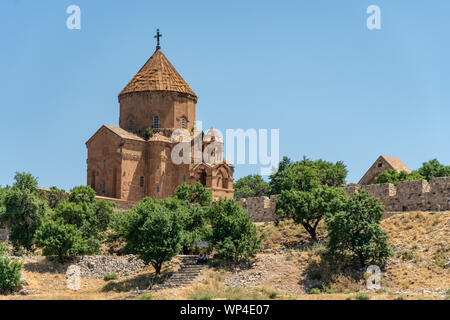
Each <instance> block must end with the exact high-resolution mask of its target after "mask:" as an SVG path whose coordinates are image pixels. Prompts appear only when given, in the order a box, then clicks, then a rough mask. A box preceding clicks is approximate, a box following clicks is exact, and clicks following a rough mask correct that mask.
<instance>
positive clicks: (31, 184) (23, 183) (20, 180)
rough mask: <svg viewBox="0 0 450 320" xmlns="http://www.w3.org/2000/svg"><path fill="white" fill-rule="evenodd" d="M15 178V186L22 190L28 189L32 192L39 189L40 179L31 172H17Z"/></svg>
mask: <svg viewBox="0 0 450 320" xmlns="http://www.w3.org/2000/svg"><path fill="white" fill-rule="evenodd" d="M14 180H15V183H14V186H15V187H17V188H19V189H20V190H28V191H30V192H32V193H34V192H36V190H37V186H38V181H37V179H36V178H35V177H34V176H33V175H32V174H31V173H27V172H16V175H15V176H14Z"/></svg>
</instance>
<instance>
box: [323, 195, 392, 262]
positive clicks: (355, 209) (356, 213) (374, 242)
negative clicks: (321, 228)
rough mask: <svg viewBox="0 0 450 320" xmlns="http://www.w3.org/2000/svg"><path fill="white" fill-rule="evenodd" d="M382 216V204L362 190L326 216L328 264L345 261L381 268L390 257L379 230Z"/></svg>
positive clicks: (389, 251) (385, 238) (386, 239)
mask: <svg viewBox="0 0 450 320" xmlns="http://www.w3.org/2000/svg"><path fill="white" fill-rule="evenodd" d="M383 214H384V207H383V205H382V204H381V202H380V201H379V200H378V199H376V198H374V197H372V196H370V195H369V193H368V192H367V191H365V190H359V191H358V192H356V193H355V194H353V196H352V197H351V198H350V199H349V200H348V201H347V203H346V204H345V206H344V207H343V208H342V210H340V211H338V212H336V213H334V214H331V215H328V216H327V219H326V224H327V229H328V237H329V239H328V243H327V255H328V257H329V258H331V260H334V261H342V260H343V259H345V258H346V257H352V258H354V259H355V260H357V261H358V262H359V263H360V264H361V266H364V264H365V263H367V262H370V263H376V264H384V263H385V262H386V260H387V258H388V257H389V255H390V254H391V250H390V248H389V245H388V236H387V234H386V232H384V231H383V230H382V229H381V227H380V221H381V218H382V217H383Z"/></svg>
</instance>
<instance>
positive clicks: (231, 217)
mask: <svg viewBox="0 0 450 320" xmlns="http://www.w3.org/2000/svg"><path fill="white" fill-rule="evenodd" d="M210 216H211V217H214V218H213V219H212V234H211V238H210V239H211V244H212V245H213V246H214V248H215V249H216V250H217V251H218V253H219V254H220V255H221V256H222V257H224V258H226V259H229V260H233V261H239V260H248V259H250V258H252V257H254V256H255V255H256V253H257V252H258V251H259V250H260V249H261V240H260V239H259V238H258V235H257V231H256V227H255V225H254V224H253V222H252V220H251V218H250V216H249V214H248V212H247V211H245V210H244V209H242V208H241V206H240V205H239V204H238V203H237V202H235V201H234V200H220V201H218V202H215V203H214V204H213V205H212V207H211V208H210Z"/></svg>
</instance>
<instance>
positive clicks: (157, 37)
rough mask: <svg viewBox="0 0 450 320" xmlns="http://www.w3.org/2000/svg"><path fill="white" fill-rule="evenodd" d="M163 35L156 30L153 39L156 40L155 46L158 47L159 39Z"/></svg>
mask: <svg viewBox="0 0 450 320" xmlns="http://www.w3.org/2000/svg"><path fill="white" fill-rule="evenodd" d="M162 36H163V35H162V34H161V33H159V29H156V36H155V39H156V40H157V43H156V45H157V46H158V47H159V39H160V38H161V37H162Z"/></svg>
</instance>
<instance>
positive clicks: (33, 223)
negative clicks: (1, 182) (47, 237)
mask: <svg viewBox="0 0 450 320" xmlns="http://www.w3.org/2000/svg"><path fill="white" fill-rule="evenodd" d="M14 179H15V183H14V185H13V186H12V187H11V188H8V189H7V190H6V191H5V192H4V194H3V196H2V197H3V206H4V208H3V209H2V210H0V213H1V215H0V224H1V225H3V226H5V227H7V228H8V229H9V230H10V238H9V239H10V241H11V242H12V244H13V245H14V247H16V248H19V247H23V248H25V249H26V250H27V251H33V243H34V234H35V232H36V230H37V229H38V228H39V226H40V225H41V223H42V219H43V218H44V216H45V214H46V212H47V211H48V210H49V209H48V206H47V203H46V202H45V201H43V200H41V199H39V197H38V195H37V180H36V179H35V178H34V177H33V176H32V175H30V174H29V173H17V174H16V176H15V177H14ZM1 211H3V212H1Z"/></svg>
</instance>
